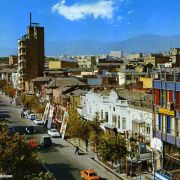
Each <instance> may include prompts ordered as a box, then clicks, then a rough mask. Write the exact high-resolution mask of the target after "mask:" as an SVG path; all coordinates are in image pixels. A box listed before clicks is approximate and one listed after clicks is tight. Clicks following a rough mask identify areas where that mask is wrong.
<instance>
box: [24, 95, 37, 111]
mask: <svg viewBox="0 0 180 180" xmlns="http://www.w3.org/2000/svg"><path fill="white" fill-rule="evenodd" d="M21 102H22V103H23V104H24V105H25V106H26V107H27V109H29V110H30V112H31V110H32V109H36V108H37V106H38V105H39V98H38V97H37V96H35V95H22V97H21Z"/></svg>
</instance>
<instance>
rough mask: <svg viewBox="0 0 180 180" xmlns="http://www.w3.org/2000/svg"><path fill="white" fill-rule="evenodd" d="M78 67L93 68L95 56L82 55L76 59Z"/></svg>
mask: <svg viewBox="0 0 180 180" xmlns="http://www.w3.org/2000/svg"><path fill="white" fill-rule="evenodd" d="M77 61H78V65H79V67H80V68H94V67H95V65H96V59H95V56H82V57H78V59H77Z"/></svg>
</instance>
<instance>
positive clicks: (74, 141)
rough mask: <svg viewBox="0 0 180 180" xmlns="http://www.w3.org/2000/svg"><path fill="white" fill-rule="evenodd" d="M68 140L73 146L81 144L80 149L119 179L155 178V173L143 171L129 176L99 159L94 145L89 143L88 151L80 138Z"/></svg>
mask: <svg viewBox="0 0 180 180" xmlns="http://www.w3.org/2000/svg"><path fill="white" fill-rule="evenodd" d="M67 141H68V142H69V143H70V144H72V145H73V146H79V149H80V151H81V152H84V153H88V154H89V158H91V159H93V160H95V161H96V162H97V163H98V164H100V165H101V166H103V167H104V168H106V169H107V170H108V171H109V172H111V173H113V174H114V175H116V176H117V177H118V178H119V179H122V180H153V179H154V177H153V175H151V174H150V173H143V174H141V175H139V176H137V177H129V176H126V174H119V173H116V172H115V171H114V170H113V169H111V168H110V167H108V166H107V165H105V164H104V163H102V162H101V161H99V159H98V158H97V154H96V153H95V152H93V147H92V146H90V145H88V148H87V150H88V151H86V144H85V141H83V140H79V139H78V138H76V139H67Z"/></svg>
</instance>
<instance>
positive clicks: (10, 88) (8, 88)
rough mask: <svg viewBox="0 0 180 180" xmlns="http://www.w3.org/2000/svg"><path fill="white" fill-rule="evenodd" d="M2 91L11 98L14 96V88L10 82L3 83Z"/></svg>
mask: <svg viewBox="0 0 180 180" xmlns="http://www.w3.org/2000/svg"><path fill="white" fill-rule="evenodd" d="M3 91H4V92H5V93H6V94H7V95H8V96H9V97H11V98H13V97H15V92H16V89H14V88H13V86H12V85H11V84H8V83H7V84H5V85H4V87H3Z"/></svg>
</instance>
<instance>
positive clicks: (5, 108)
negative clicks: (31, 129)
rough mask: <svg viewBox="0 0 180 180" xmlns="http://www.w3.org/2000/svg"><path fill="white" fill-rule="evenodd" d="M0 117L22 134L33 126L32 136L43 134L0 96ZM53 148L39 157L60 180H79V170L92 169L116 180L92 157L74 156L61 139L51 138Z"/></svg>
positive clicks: (65, 142) (72, 150) (70, 147)
mask: <svg viewBox="0 0 180 180" xmlns="http://www.w3.org/2000/svg"><path fill="white" fill-rule="evenodd" d="M0 117H1V118H6V119H7V120H8V122H9V126H11V127H13V126H17V130H18V131H20V132H22V133H23V131H24V129H25V126H29V125H33V126H35V129H36V134H35V135H33V136H35V137H37V138H38V139H40V138H41V137H42V136H43V135H44V134H46V133H44V132H43V128H42V126H38V125H35V124H34V123H33V121H31V120H28V119H26V118H21V107H16V106H14V105H12V104H10V103H9V99H8V98H7V97H6V96H5V95H2V94H0ZM52 141H53V146H52V147H50V148H46V149H43V150H40V151H39V153H40V156H41V157H42V161H43V162H44V166H45V167H46V168H47V169H48V170H50V171H51V172H52V173H53V174H54V175H55V177H56V179H58V180H59V179H60V180H79V179H81V177H80V173H79V172H80V170H84V169H89V168H92V169H94V170H96V172H97V174H98V175H99V176H101V177H102V178H103V179H111V180H116V179H118V178H117V177H116V176H115V175H113V174H111V173H110V172H108V171H107V170H106V169H105V168H104V167H102V166H100V165H99V164H98V163H96V162H95V161H94V160H92V159H91V158H92V155H90V154H88V153H83V152H81V153H80V155H75V147H74V146H73V145H71V144H70V143H68V142H67V141H65V140H63V139H61V138H52Z"/></svg>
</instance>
